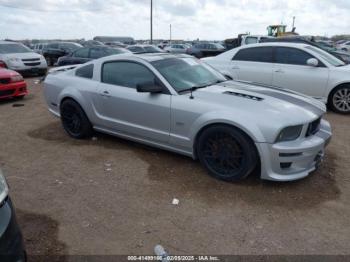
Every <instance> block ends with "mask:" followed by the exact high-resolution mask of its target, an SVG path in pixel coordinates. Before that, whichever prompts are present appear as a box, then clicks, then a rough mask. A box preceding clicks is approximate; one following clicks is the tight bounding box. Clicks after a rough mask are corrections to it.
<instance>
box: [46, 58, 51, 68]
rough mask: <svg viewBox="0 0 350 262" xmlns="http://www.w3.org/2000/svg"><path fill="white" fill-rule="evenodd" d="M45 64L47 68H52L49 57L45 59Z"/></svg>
mask: <svg viewBox="0 0 350 262" xmlns="http://www.w3.org/2000/svg"><path fill="white" fill-rule="evenodd" d="M45 60H46V64H47V66H52V62H51V58H50V57H45Z"/></svg>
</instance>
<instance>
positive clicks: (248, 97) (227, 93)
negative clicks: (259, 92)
mask: <svg viewBox="0 0 350 262" xmlns="http://www.w3.org/2000/svg"><path fill="white" fill-rule="evenodd" d="M223 94H226V95H232V96H238V97H242V98H247V99H251V100H255V101H262V100H264V98H261V97H258V96H251V95H247V94H242V93H237V92H232V91H225V92H223Z"/></svg>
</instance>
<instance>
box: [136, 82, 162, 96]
mask: <svg viewBox="0 0 350 262" xmlns="http://www.w3.org/2000/svg"><path fill="white" fill-rule="evenodd" d="M136 90H137V92H139V93H151V94H155V93H161V92H163V87H162V86H161V85H159V84H157V83H156V81H149V82H143V83H140V84H137V86H136Z"/></svg>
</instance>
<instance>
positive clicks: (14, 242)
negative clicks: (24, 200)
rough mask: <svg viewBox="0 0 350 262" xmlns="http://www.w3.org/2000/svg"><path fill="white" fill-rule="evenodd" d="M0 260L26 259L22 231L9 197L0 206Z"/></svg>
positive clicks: (15, 260) (20, 260) (18, 261)
mask: <svg viewBox="0 0 350 262" xmlns="http://www.w3.org/2000/svg"><path fill="white" fill-rule="evenodd" d="M0 261H1V262H25V261H26V253H25V249H24V244H23V237H22V233H21V231H20V229H19V227H18V224H17V221H16V214H15V211H14V208H13V205H12V202H11V200H10V198H7V200H5V201H4V203H3V204H2V205H1V207H0Z"/></svg>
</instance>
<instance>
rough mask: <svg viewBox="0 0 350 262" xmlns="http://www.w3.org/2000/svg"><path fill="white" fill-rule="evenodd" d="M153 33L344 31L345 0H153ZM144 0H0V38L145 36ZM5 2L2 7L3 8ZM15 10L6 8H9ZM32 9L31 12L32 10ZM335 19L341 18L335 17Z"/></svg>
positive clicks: (208, 35)
mask: <svg viewBox="0 0 350 262" xmlns="http://www.w3.org/2000/svg"><path fill="white" fill-rule="evenodd" d="M153 2H154V37H155V38H168V37H169V24H172V28H173V37H174V38H177V39H197V38H200V39H212V40H213V39H225V38H231V37H234V36H236V35H237V34H239V33H245V32H250V33H252V34H266V33H267V31H266V27H267V26H268V25H269V24H274V23H281V22H283V23H285V24H287V25H288V29H291V24H292V18H293V16H296V26H297V31H298V32H299V33H301V34H306V35H328V36H331V35H334V34H341V33H348V30H349V25H350V16H349V15H348V13H349V11H350V1H349V0H337V1H333V0H309V1H305V0H279V1H277V0H265V1H261V0H234V1H233V0H172V1H168V0H153ZM149 3H150V0H104V1H102V0H41V1H37V0H0V12H1V19H0V26H1V28H2V32H1V35H0V38H6V37H8V38H14V39H22V38H86V39H89V38H92V37H93V36H95V35H127V36H132V37H134V38H136V39H146V38H148V37H149V13H150V9H149ZM3 6H7V7H3ZM10 6H11V7H15V8H9V7H10ZM34 10H36V11H34ZM340 18H341V19H340Z"/></svg>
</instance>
